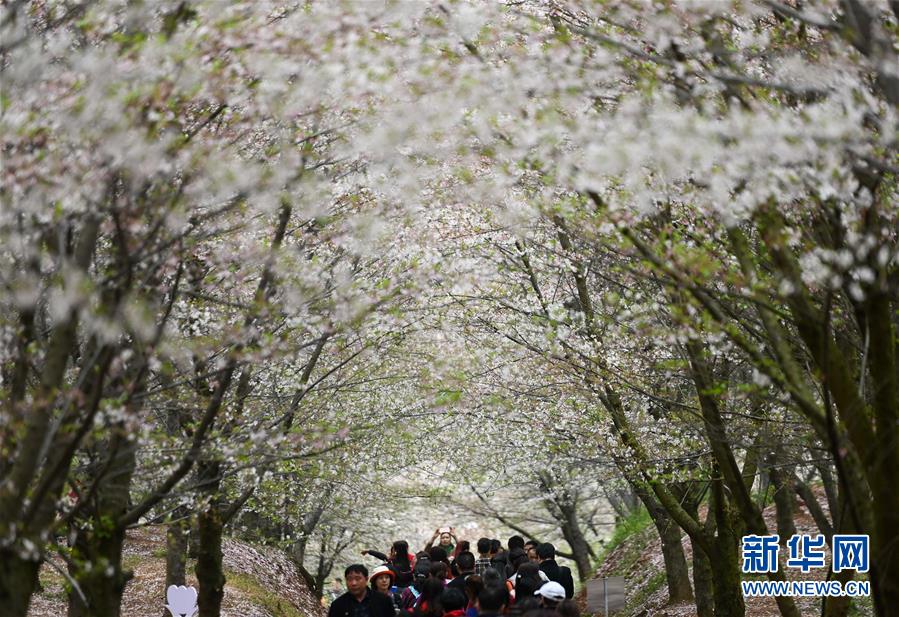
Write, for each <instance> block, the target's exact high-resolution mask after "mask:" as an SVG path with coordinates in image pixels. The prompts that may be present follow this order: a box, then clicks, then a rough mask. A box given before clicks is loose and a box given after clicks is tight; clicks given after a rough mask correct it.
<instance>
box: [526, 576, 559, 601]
mask: <svg viewBox="0 0 899 617" xmlns="http://www.w3.org/2000/svg"><path fill="white" fill-rule="evenodd" d="M534 595H535V596H543V597H544V598H546V599H547V600H554V601H556V602H561V601H562V600H564V599H565V588H564V587H562V586H561V585H560V584H559V583H557V582H555V581H550V582H548V583H543V586H542V587H541V588H540V589H538V590H537V591H535V592H534Z"/></svg>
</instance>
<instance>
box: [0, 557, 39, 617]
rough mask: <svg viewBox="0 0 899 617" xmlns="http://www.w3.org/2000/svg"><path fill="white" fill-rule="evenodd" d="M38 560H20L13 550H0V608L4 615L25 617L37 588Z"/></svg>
mask: <svg viewBox="0 0 899 617" xmlns="http://www.w3.org/2000/svg"><path fill="white" fill-rule="evenodd" d="M40 566H41V562H40V561H39V560H32V559H22V558H21V557H20V556H19V554H18V552H17V551H15V550H14V549H9V548H0V606H2V607H3V610H4V613H3V614H4V615H9V617H25V614H26V613H27V612H28V604H29V602H30V601H31V596H32V594H33V593H34V590H35V589H36V588H37V573H38V570H40Z"/></svg>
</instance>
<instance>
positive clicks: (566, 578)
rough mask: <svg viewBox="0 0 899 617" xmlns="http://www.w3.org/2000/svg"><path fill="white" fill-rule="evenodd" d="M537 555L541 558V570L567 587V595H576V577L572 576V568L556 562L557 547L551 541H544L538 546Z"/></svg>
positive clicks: (550, 578)
mask: <svg viewBox="0 0 899 617" xmlns="http://www.w3.org/2000/svg"><path fill="white" fill-rule="evenodd" d="M537 557H538V558H539V559H540V571H541V572H543V573H544V574H546V576H548V577H549V580H551V581H555V582H557V583H559V584H560V585H562V587H563V588H564V589H565V597H566V598H573V597H574V577H572V576H571V568H569V567H568V566H560V565H559V564H557V563H556V547H555V546H553V545H552V544H550V543H549V542H544V543H543V544H541V545H539V546H538V547H537Z"/></svg>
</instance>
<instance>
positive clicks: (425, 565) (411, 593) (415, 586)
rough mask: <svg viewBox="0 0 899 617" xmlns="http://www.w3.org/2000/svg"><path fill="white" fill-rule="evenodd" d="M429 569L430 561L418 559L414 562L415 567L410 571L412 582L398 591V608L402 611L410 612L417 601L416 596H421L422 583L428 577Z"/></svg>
mask: <svg viewBox="0 0 899 617" xmlns="http://www.w3.org/2000/svg"><path fill="white" fill-rule="evenodd" d="M430 571H431V563H430V561H424V562H422V561H419V562H418V563H417V564H415V569H414V570H413V571H412V584H411V585H409V586H408V587H406V588H405V589H403V591H402V592H400V608H401V609H402V610H403V611H405V612H407V613H411V612H412V611H413V610H415V605H416V604H417V603H418V598H420V597H421V592H422V590H423V589H424V583H425V581H426V580H427V579H428V574H429V573H430Z"/></svg>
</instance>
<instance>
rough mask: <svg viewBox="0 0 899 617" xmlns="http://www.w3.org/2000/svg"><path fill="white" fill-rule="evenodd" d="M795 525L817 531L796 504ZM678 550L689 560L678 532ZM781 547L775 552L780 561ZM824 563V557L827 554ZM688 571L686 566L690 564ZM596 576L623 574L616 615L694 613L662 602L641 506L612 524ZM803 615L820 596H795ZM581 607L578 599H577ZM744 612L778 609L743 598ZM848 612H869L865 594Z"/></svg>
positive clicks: (659, 563)
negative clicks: (622, 601) (622, 603)
mask: <svg viewBox="0 0 899 617" xmlns="http://www.w3.org/2000/svg"><path fill="white" fill-rule="evenodd" d="M820 501H821V505H822V507H823V508H824V509H825V511H827V504H826V503H825V502H824V498H823V495H821V496H820ZM764 516H765V519H766V521H767V523H768V528H769V529H775V528H776V524H775V522H774V508H773V506H769V507H768V508H766V509H765V512H764ZM796 526H797V529H798V532H799V533H808V534H815V533H818V530H817V527H816V526H815V524H814V521H813V520H812V519H811V516H810V515H809V514H808V511H807V510H806V509H805V507H804V506H803V505H800V512H799V514H798V516H797V517H796ZM683 545H684V550H685V551H686V554H687V561H688V563H689V561H690V558H691V555H692V548H691V546H690V542H689V539H688V538H687V537H686V536H684V540H683ZM785 554H786V551H785V549H783V550H782V551H781V559H782V562H781V566H782V569H783V560H785V559H786V557H785ZM828 563H829V558H828ZM691 570H692V568H691ZM784 571H785V572H787V573H788V577H789V578H800V577H802V578H807V579H809V580H823V579H824V578H825V576H826V572H825V571H817V572H815V571H813V572H811V573H809V574H808V575H806V576H804V577H803V576H802V575H799V576H794V575H793V574H792V573H793V572H795V571H794V570H790V569H784ZM596 576H597V578H599V577H602V576H624V577H625V586H626V593H627V606H626V607H625V609H624V611H622V612H620V613H617V614H616V616H620V617H695V616H696V610H695V607H694V606H693V605H692V604H690V605H683V606H666V604H667V602H668V592H667V589H666V585H665V570H664V562H663V560H662V551H661V546H660V543H659V539H658V535H657V534H656V531H655V527H653V525H652V521H651V520H650V519H649V515H648V514H647V513H646V512H645V511H643V510H641V511H640V512H638V513H636V514H635V515H632V516H630V517H629V518H627V519H625V520H624V521H622V522H621V523H619V524H618V526H617V527H616V528H615V531H614V533H613V535H612V537H611V538H610V539H609V541H608V542H606V545H605V547H604V549H603V551H602V555H601V556H600V559H599V567H598V569H597V572H596ZM797 601H798V603H799V605H800V608H801V609H802V613H803V615H807V616H808V617H812V616H814V617H818V615H820V601H819V600H817V599H810V600H805V599H801V600H800V599H797ZM582 606H583V604H582ZM746 615H747V617H777V616H779V612H778V611H777V606H776V604H775V603H774V600H773V599H772V598H748V599H747V602H746ZM850 615H851V616H852V617H869V616H870V615H873V609H872V608H871V602H870V600H869V599H863V600H854V601H853V607H852V610H851V611H850Z"/></svg>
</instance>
